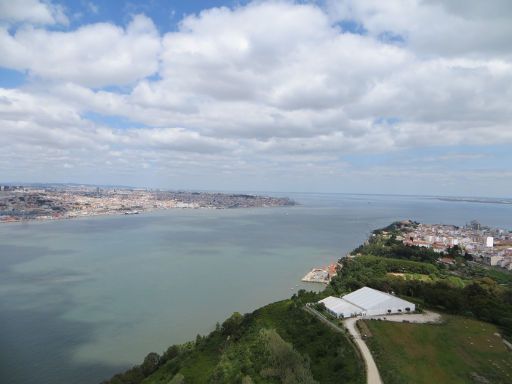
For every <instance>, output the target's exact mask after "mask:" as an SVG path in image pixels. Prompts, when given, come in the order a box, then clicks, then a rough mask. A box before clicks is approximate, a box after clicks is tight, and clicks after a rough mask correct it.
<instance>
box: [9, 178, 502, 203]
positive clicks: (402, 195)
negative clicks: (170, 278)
mask: <svg viewBox="0 0 512 384" xmlns="http://www.w3.org/2000/svg"><path fill="white" fill-rule="evenodd" d="M0 185H9V186H27V187H28V186H31V187H34V186H84V187H97V188H101V187H102V188H126V189H150V190H164V191H175V192H177V191H183V192H215V193H292V194H306V195H313V194H320V195H328V194H335V195H359V196H397V197H400V196H401V197H430V198H458V199H505V200H509V199H512V197H510V196H476V195H428V194H426V195H423V194H410V193H408V194H401V193H368V192H325V191H324V192H319V191H289V190H288V191H284V190H283V191H275V190H274V191H272V190H247V189H244V190H242V189H232V190H221V189H200V188H198V189H193V188H168V187H148V186H133V185H122V184H91V183H77V182H4V181H0Z"/></svg>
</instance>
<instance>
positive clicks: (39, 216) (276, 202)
mask: <svg viewBox="0 0 512 384" xmlns="http://www.w3.org/2000/svg"><path fill="white" fill-rule="evenodd" d="M293 204H294V202H293V201H291V200H290V199H288V198H274V197H268V196H255V195H245V194H223V193H206V192H173V191H161V190H146V189H125V188H104V189H103V188H99V187H89V186H82V187H81V186H72V187H71V186H69V187H58V188H55V187H40V186H38V187H33V186H10V185H4V186H0V222H12V221H21V220H52V219H64V218H74V217H80V216H96V215H113V214H137V213H140V212H144V211H150V210H158V209H173V208H216V209H222V208H252V207H275V206H284V205H293Z"/></svg>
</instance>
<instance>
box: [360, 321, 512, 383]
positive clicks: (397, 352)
mask: <svg viewBox="0 0 512 384" xmlns="http://www.w3.org/2000/svg"><path fill="white" fill-rule="evenodd" d="M446 319H447V321H446V323H444V324H442V325H429V324H405V323H391V322H380V321H366V323H367V325H368V327H369V328H370V330H371V332H372V334H373V337H371V338H370V339H369V341H368V344H369V345H370V349H371V350H372V353H373V354H374V356H375V357H376V360H377V365H378V367H379V370H380V371H381V375H382V377H383V380H384V382H385V383H386V384H394V383H418V384H421V383H440V384H441V383H450V384H456V383H472V382H475V383H477V382H478V381H475V375H474V374H475V373H476V374H477V375H479V376H480V377H484V378H485V379H487V380H488V381H487V382H489V383H510V382H512V353H510V352H509V351H507V349H506V347H505V345H504V344H503V342H502V341H501V339H500V338H499V337H498V336H496V335H495V333H496V332H498V331H497V328H496V327H495V326H494V325H491V324H488V323H483V322H480V321H476V320H472V319H468V318H463V317H458V316H446ZM481 382H485V381H481Z"/></svg>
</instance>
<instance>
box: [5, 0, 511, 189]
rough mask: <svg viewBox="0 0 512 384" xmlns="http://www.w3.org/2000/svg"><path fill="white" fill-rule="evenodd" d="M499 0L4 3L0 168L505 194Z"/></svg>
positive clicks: (153, 182)
mask: <svg viewBox="0 0 512 384" xmlns="http://www.w3.org/2000/svg"><path fill="white" fill-rule="evenodd" d="M510 20H512V2H511V1H509V0H489V1H480V0H450V1H448V0H446V1H443V0H387V1H381V0H322V1H313V0H312V1H291V0H290V1H230V0H227V1H220V0H214V1H173V0H150V1H107V0H103V1H100V0H91V1H88V0H74V1H63V0H62V1H60V0H51V1H41V0H17V1H10V0H0V182H2V181H3V182H64V183H65V182H76V183H89V184H111V185H114V184H118V185H119V184H121V185H132V186H143V187H153V188H170V189H200V190H233V191H283V192H285V191H296V192H345V193H392V194H420V195H425V194H427V195H458V196H503V197H511V196H512V150H511V148H512V123H511V121H512V119H511V117H512V38H511V36H512V23H511V22H510Z"/></svg>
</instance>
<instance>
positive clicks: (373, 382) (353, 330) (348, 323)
mask: <svg viewBox="0 0 512 384" xmlns="http://www.w3.org/2000/svg"><path fill="white" fill-rule="evenodd" d="M304 309H305V310H306V311H308V312H309V313H311V314H312V315H314V316H316V317H317V318H318V319H320V321H322V322H323V323H325V324H326V325H328V326H329V327H331V328H332V329H334V330H336V331H338V332H342V333H343V329H341V328H340V327H338V326H337V325H336V324H334V323H332V322H331V321H329V320H328V319H327V318H326V317H325V316H324V315H322V314H321V313H320V312H318V311H317V310H315V309H314V308H311V307H309V306H306V307H304ZM369 319H380V320H384V321H395V322H399V323H402V322H404V321H407V322H410V323H423V324H424V323H439V322H441V315H440V314H438V313H435V312H431V311H425V312H424V313H411V314H403V315H387V316H368V317H364V318H362V317H352V318H350V319H346V320H344V321H343V325H344V326H345V328H347V330H348V331H349V333H350V334H351V335H352V337H353V338H354V342H355V343H356V345H357V347H358V348H359V351H360V352H361V355H362V356H363V359H364V364H365V366H366V382H367V384H383V383H382V379H381V378H380V374H379V369H378V368H377V364H375V360H374V359H373V356H372V353H371V352H370V349H369V348H368V346H367V345H366V343H365V342H364V340H363V339H362V338H361V335H360V333H359V330H358V329H357V327H356V323H357V322H358V321H359V320H369Z"/></svg>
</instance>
